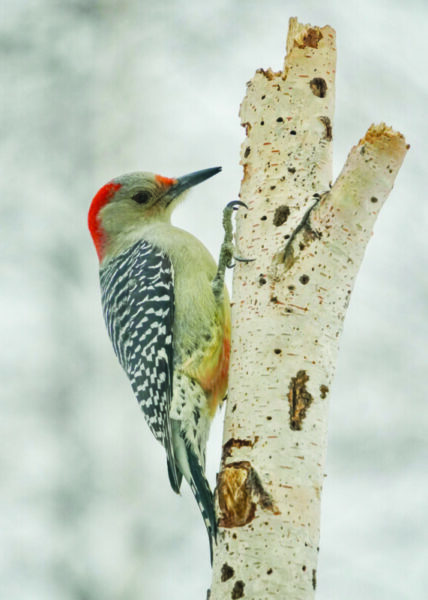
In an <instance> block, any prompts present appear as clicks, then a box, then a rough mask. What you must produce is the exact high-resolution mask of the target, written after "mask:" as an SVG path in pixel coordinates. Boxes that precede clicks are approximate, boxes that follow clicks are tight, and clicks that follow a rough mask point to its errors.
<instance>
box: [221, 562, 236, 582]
mask: <svg viewBox="0 0 428 600" xmlns="http://www.w3.org/2000/svg"><path fill="white" fill-rule="evenodd" d="M234 575H235V571H234V570H233V569H232V567H230V566H229V565H228V564H227V563H224V564H223V566H222V567H221V580H222V581H227V580H228V579H230V578H231V577H233V576H234Z"/></svg>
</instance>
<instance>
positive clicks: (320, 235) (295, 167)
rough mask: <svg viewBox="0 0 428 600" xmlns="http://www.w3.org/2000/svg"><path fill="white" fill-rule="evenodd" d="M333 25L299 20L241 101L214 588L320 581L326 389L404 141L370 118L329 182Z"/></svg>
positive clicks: (233, 592)
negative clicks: (276, 63)
mask: <svg viewBox="0 0 428 600" xmlns="http://www.w3.org/2000/svg"><path fill="white" fill-rule="evenodd" d="M335 60H336V55H335V33H334V30H333V29H331V28H330V27H328V26H326V27H323V28H318V27H312V26H309V25H302V24H299V23H298V22H297V20H296V19H291V20H290V27H289V34H288V40H287V56H286V59H285V66H284V70H283V71H280V72H279V73H274V72H272V71H271V70H270V69H269V70H267V71H264V70H262V69H259V70H258V71H257V72H256V74H255V76H254V77H253V79H252V80H251V81H250V82H249V84H248V89H247V94H246V96H245V98H244V100H243V103H242V105H241V113H240V116H241V122H242V124H243V125H244V126H245V128H246V133H247V136H246V139H245V140H244V143H243V145H242V155H241V158H242V165H243V167H244V177H243V180H242V187H241V199H242V200H243V201H244V202H245V203H246V204H247V205H248V211H245V209H240V211H239V212H238V215H237V234H236V240H237V244H238V248H239V254H240V255H241V256H243V257H245V258H254V259H255V260H254V262H251V263H238V264H237V265H236V267H235V272H234V280H233V307H232V355H231V367H230V386H229V397H228V402H227V409H226V417H225V427H224V440H223V442H224V445H223V456H222V464H221V471H220V473H219V476H218V482H217V502H218V506H217V509H218V515H219V519H220V521H219V526H220V534H219V541H218V545H217V547H216V548H215V556H214V566H213V583H212V589H211V595H210V599H211V600H220V599H221V600H222V599H226V598H227V599H232V600H233V599H236V598H246V599H247V600H250V599H251V600H253V599H254V600H262V599H269V600H272V598H280V599H281V600H297V599H299V600H307V599H310V598H313V596H314V593H315V589H316V581H317V575H316V573H317V558H318V544H319V523H320V497H321V490H322V485H323V478H324V460H325V454H326V442H327V418H328V395H329V390H330V386H331V381H332V378H333V374H334V365H335V361H336V355H337V350H338V341H339V336H340V333H341V330H342V324H343V319H344V315H345V311H346V307H347V305H348V302H349V298H350V294H351V290H352V286H353V283H354V280H355V277H356V275H357V272H358V269H359V266H360V264H361V260H362V257H363V254H364V250H365V247H366V244H367V242H368V240H369V239H370V236H371V234H372V229H373V225H374V222H375V220H376V217H377V214H378V212H379V210H380V208H381V207H382V204H383V202H384V200H385V199H386V197H387V195H388V193H389V192H390V190H391V188H392V185H393V182H394V179H395V177H396V174H397V172H398V169H399V167H400V165H401V163H402V161H403V158H404V155H405V153H406V150H407V146H406V142H405V140H404V138H403V136H402V135H401V134H400V133H396V132H394V131H393V130H392V129H390V128H389V127H386V126H385V125H384V124H381V125H378V126H371V127H370V128H369V130H368V131H367V133H366V135H365V137H364V138H363V139H362V140H360V141H359V143H358V144H357V145H356V146H354V147H353V148H352V150H351V152H350V154H349V156H348V159H347V161H346V164H345V166H344V168H343V170H342V172H341V174H340V175H339V177H338V179H337V181H336V182H335V184H334V186H333V187H331V177H332V139H333V134H332V121H333V109H334V75H335Z"/></svg>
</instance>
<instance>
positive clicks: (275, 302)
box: [270, 296, 278, 304]
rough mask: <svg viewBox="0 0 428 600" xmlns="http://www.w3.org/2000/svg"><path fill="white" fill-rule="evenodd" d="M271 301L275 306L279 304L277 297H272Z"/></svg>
mask: <svg viewBox="0 0 428 600" xmlns="http://www.w3.org/2000/svg"><path fill="white" fill-rule="evenodd" d="M270 301H271V302H273V304H278V298H277V297H276V296H271V297H270Z"/></svg>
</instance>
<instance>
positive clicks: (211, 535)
mask: <svg viewBox="0 0 428 600" xmlns="http://www.w3.org/2000/svg"><path fill="white" fill-rule="evenodd" d="M187 456H188V460H189V466H190V472H191V475H192V480H191V481H190V487H191V489H192V492H193V495H194V496H195V499H196V502H197V503H198V506H199V510H200V511H201V513H202V517H203V519H204V523H205V527H206V528H207V532H208V539H209V543H210V561H211V565H212V563H213V542H216V543H217V519H216V516H215V511H214V498H213V494H212V492H211V489H210V486H209V484H208V481H207V480H206V477H205V474H204V471H203V469H202V466H201V465H200V463H199V461H198V459H197V457H196V454H195V453H194V452H193V451H192V450H191V449H190V448H188V447H187Z"/></svg>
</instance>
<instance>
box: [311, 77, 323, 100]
mask: <svg viewBox="0 0 428 600" xmlns="http://www.w3.org/2000/svg"><path fill="white" fill-rule="evenodd" d="M309 85H310V87H311V90H312V93H313V94H314V95H315V96H318V98H325V95H326V93H327V83H326V81H325V79H323V78H322V77H314V78H313V79H311V80H310V82H309Z"/></svg>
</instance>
